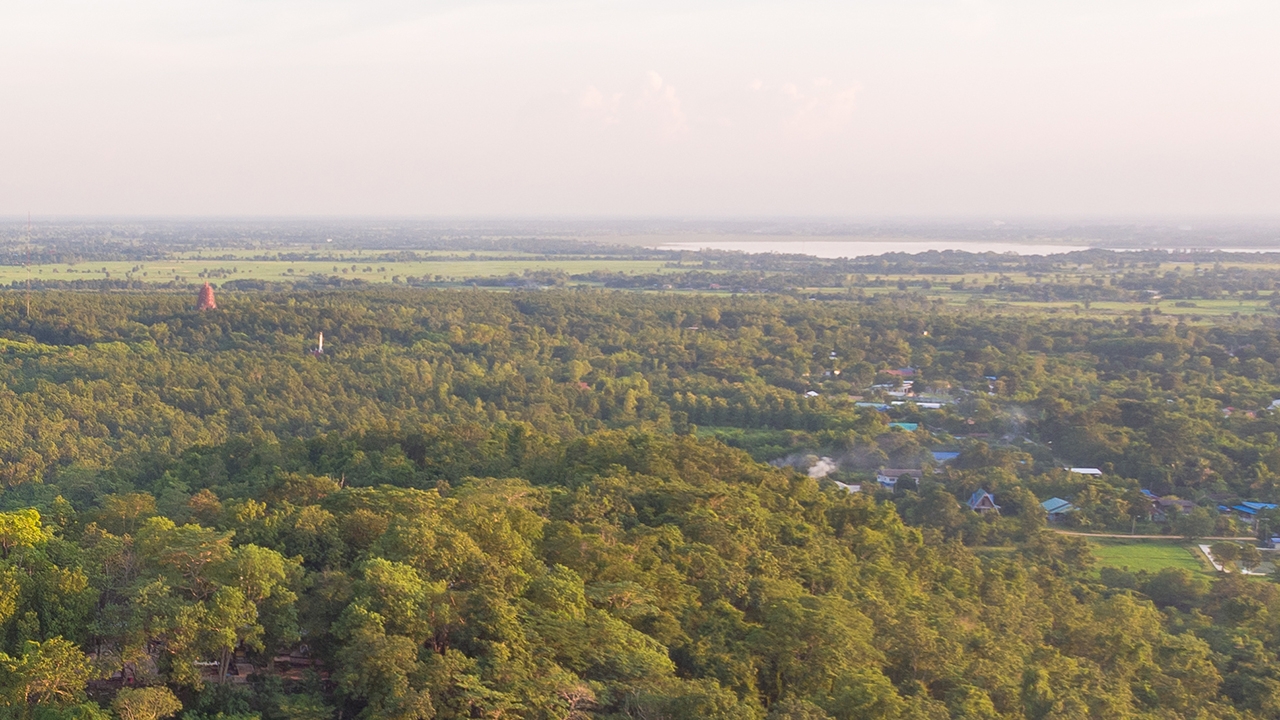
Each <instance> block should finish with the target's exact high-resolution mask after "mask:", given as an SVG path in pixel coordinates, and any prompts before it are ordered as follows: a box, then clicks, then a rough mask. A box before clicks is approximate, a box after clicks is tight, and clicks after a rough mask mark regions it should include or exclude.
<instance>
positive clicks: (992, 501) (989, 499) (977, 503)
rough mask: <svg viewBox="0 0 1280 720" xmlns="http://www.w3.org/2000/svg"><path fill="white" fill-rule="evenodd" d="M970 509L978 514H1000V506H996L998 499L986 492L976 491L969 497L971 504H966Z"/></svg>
mask: <svg viewBox="0 0 1280 720" xmlns="http://www.w3.org/2000/svg"><path fill="white" fill-rule="evenodd" d="M966 504H967V505H968V506H969V509H970V510H972V511H974V512H976V513H983V514H986V513H989V512H1000V506H999V505H997V504H996V498H995V496H994V495H992V494H991V493H989V492H987V491H986V490H981V489H979V490H974V491H973V494H972V495H970V496H969V502H968V503H966Z"/></svg>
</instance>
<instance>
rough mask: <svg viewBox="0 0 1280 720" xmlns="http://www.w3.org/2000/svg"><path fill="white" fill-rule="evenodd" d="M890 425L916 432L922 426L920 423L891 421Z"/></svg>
mask: <svg viewBox="0 0 1280 720" xmlns="http://www.w3.org/2000/svg"><path fill="white" fill-rule="evenodd" d="M889 427H891V428H897V429H899V430H906V431H907V432H915V431H916V430H917V429H918V428H919V427H920V423H909V422H891V423H889Z"/></svg>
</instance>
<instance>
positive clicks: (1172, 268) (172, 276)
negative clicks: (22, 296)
mask: <svg viewBox="0 0 1280 720" xmlns="http://www.w3.org/2000/svg"><path fill="white" fill-rule="evenodd" d="M387 255H388V253H384V252H382V251H376V250H365V251H357V250H339V249H337V248H334V249H333V250H331V251H330V250H327V249H326V248H325V246H323V245H321V246H311V247H284V248H276V249H273V250H271V251H264V250H246V249H243V248H236V249H226V250H222V249H217V248H213V249H206V250H203V251H200V252H181V253H174V254H173V255H171V256H169V257H167V258H165V259H163V260H156V261H148V262H134V261H116V262H110V261H92V262H80V263H56V264H42V265H32V266H31V267H30V268H29V269H28V268H26V267H23V266H19V265H0V287H6V286H13V285H14V284H15V283H16V284H19V285H20V284H22V283H23V282H24V281H25V280H26V279H27V278H28V277H30V278H31V279H32V280H34V281H40V280H63V281H75V280H85V281H96V280H104V279H111V280H132V281H142V282H145V283H155V284H164V283H170V282H179V283H198V282H203V281H206V280H207V281H209V282H212V283H214V284H215V285H217V284H221V283H223V282H227V281H230V280H263V281H273V282H291V281H298V280H305V279H308V278H333V277H337V278H340V279H347V280H349V279H359V280H363V281H365V282H369V283H395V282H397V281H403V280H405V279H407V278H416V279H418V280H419V281H427V282H430V283H435V284H441V285H450V284H462V283H465V282H466V281H468V280H478V279H482V278H501V277H507V276H511V275H516V276H519V275H523V274H525V273H536V272H561V273H565V274H567V275H570V276H572V275H583V274H587V273H592V272H597V271H608V272H613V273H625V274H645V275H649V274H665V273H671V274H675V273H682V272H687V271H689V270H693V269H697V270H700V271H704V272H705V271H706V270H708V268H703V267H702V266H701V263H700V262H693V263H688V264H683V265H676V264H672V263H671V262H669V261H668V260H664V259H639V258H633V257H626V256H591V255H562V256H548V255H538V254H532V253H520V252H512V251H485V250H477V251H474V252H471V251H419V252H417V253H416V259H411V260H388V259H387ZM298 257H303V258H306V259H290V258H298ZM379 258H381V259H379ZM1248 267H1250V268H1252V269H1254V270H1259V269H1268V268H1270V266H1269V265H1266V264H1253V265H1249V266H1248ZM1278 267H1280V266H1278ZM1147 269H1148V270H1151V269H1152V268H1147ZM1199 269H1202V267H1201V266H1199V265H1197V264H1194V263H1163V264H1161V265H1160V266H1159V267H1158V268H1154V272H1155V273H1157V274H1163V273H1168V272H1176V273H1181V274H1184V275H1187V276H1190V275H1192V274H1194V273H1196V272H1197V270H1199ZM710 271H711V272H718V270H715V269H710ZM1111 277H1112V275H1111V274H1110V272H1109V271H1107V270H1098V269H1095V268H1092V267H1080V268H1074V269H1070V270H1067V271H1063V272H1060V273H1055V274H1053V275H1052V276H1048V275H1046V276H1043V277H1042V280H1043V281H1052V282H1055V283H1064V282H1065V283H1071V284H1074V283H1095V282H1099V283H1104V284H1105V283H1109V282H1111ZM922 280H927V281H929V283H930V287H928V288H923V287H921V281H922ZM899 281H906V283H907V284H908V287H909V288H910V291H911V292H912V293H919V294H922V295H924V296H926V297H929V298H931V299H934V300H938V301H941V302H944V303H946V304H948V305H955V306H959V305H968V306H981V307H985V308H989V309H991V310H997V311H1000V312H1010V311H1015V312H1016V311H1024V312H1047V313H1063V314H1070V315H1090V316H1121V315H1134V314H1139V313H1144V312H1148V313H1155V314H1157V315H1159V316H1163V317H1165V318H1166V319H1167V320H1170V321H1172V320H1175V319H1178V320H1186V321H1191V322H1197V321H1203V322H1212V321H1214V320H1215V319H1223V318H1236V317H1239V318H1249V317H1255V316H1260V317H1267V316H1273V315H1275V314H1276V313H1277V308H1276V307H1273V306H1272V305H1271V301H1272V300H1273V299H1275V298H1274V296H1273V295H1272V294H1270V293H1266V294H1259V295H1255V296H1252V297H1249V298H1245V297H1237V298H1226V297H1224V298H1220V299H1212V300H1204V299H1196V300H1191V301H1177V302H1175V301H1171V300H1163V301H1158V300H1157V301H1152V300H1146V301H1136V300H1135V301H1128V302H1121V301H1102V300H1099V301H1095V302H1091V303H1088V304H1087V306H1085V304H1082V303H1080V302H1072V301H1050V302H1038V301H1030V300H1021V299H1010V298H1008V297H1007V296H1005V297H1000V296H999V294H991V293H988V292H986V291H985V290H984V288H985V287H987V286H988V285H990V284H993V283H997V282H1004V283H1012V284H1017V285H1026V284H1030V283H1034V282H1036V278H1035V277H1033V276H1030V275H1027V274H1024V273H1005V274H994V273H987V274H984V273H969V274H965V275H947V276H929V275H897V274H884V275H875V276H865V275H864V276H857V277H853V276H850V278H849V283H848V285H849V287H851V288H857V290H856V291H858V292H862V293H866V294H872V295H874V294H881V293H894V292H900V291H899V289H898V282H899ZM574 282H577V283H578V284H590V283H589V282H588V281H585V280H579V281H574ZM798 290H800V291H804V290H805V289H804V288H798ZM808 290H811V291H813V292H823V293H829V292H831V290H832V288H830V287H823V288H810V289H808ZM673 291H674V292H680V290H673ZM687 292H712V293H727V292H732V291H731V290H727V289H726V290H692V291H687Z"/></svg>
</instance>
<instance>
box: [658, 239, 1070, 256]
mask: <svg viewBox="0 0 1280 720" xmlns="http://www.w3.org/2000/svg"><path fill="white" fill-rule="evenodd" d="M651 247H655V248H657V249H659V250H689V251H697V250H731V251H738V252H745V253H782V254H798V255H813V256H815V257H820V258H852V257H862V256H866V255H883V254H884V253H890V252H904V253H922V252H928V251H930V250H963V251H965V252H973V253H980V252H997V253H1015V254H1018V255H1052V254H1056V253H1066V252H1072V251H1075V250H1088V249H1089V246H1088V245H1054V244H1042V243H1010V242H984V241H981V240H860V239H847V240H809V239H800V238H797V239H795V240H774V239H770V240H750V239H734V240H697V241H680V242H669V243H657V244H654V245H652V246H651Z"/></svg>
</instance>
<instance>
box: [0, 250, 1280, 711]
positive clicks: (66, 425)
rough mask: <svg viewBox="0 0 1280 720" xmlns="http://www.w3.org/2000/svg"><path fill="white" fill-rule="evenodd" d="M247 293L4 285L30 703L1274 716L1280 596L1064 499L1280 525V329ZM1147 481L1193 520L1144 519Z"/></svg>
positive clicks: (10, 587)
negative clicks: (1120, 562) (993, 509)
mask: <svg viewBox="0 0 1280 720" xmlns="http://www.w3.org/2000/svg"><path fill="white" fill-rule="evenodd" d="M1260 272H1261V271H1260ZM1122 289H1123V288H1122ZM217 304H218V308H217V309H216V310H212V311H203V312H201V311H197V310H195V309H194V294H193V293H181V294H179V293H174V292H165V291H161V290H148V291H138V292H113V293H108V292H93V293H87V292H70V291H57V290H43V291H38V292H35V293H33V294H32V296H31V298H30V310H29V311H28V309H27V298H26V297H24V295H23V294H21V293H15V292H9V293H5V294H0V484H3V486H4V491H3V493H2V494H0V511H2V512H0V653H3V654H0V692H2V693H3V700H0V702H3V703H4V705H3V711H4V712H5V713H9V714H12V715H14V717H18V716H21V717H23V718H27V717H36V716H39V717H49V718H54V717H57V718H61V717H64V716H65V717H77V718H100V717H106V716H107V715H109V714H113V715H114V716H115V717H118V718H120V720H135V719H137V720H141V719H143V718H147V719H149V720H151V719H155V720H158V719H159V718H162V717H167V716H170V715H173V714H175V713H181V714H182V717H183V718H186V719H187V720H204V719H205V718H210V719H212V718H215V717H217V718H222V719H223V720H230V719H231V718H235V719H236V720H247V719H248V718H251V717H257V718H261V719H262V720H286V719H287V720H295V719H297V720H302V719H303V718H305V719H307V720H319V719H320V718H348V719H349V718H352V717H360V718H366V719H368V720H381V719H382V718H396V719H402V720H417V719H422V720H425V719H427V718H473V717H477V718H478V717H487V718H562V719H566V718H725V719H729V718H760V719H761V720H764V719H765V718H771V719H776V720H782V719H793V720H800V719H802V718H841V719H843V718H916V717H938V718H942V717H975V718H976V717H983V718H1002V717H1006V718H1013V717H1029V718H1095V717H1096V718H1127V717H1151V718H1157V717H1159V718H1172V717H1203V718H1219V717H1221V718H1271V717H1280V626H1278V625H1277V618H1280V587H1277V585H1275V584H1272V583H1271V582H1270V581H1268V580H1267V579H1262V578H1249V577H1244V576H1241V575H1239V574H1223V575H1221V576H1220V577H1218V578H1216V579H1214V580H1212V581H1210V580H1209V579H1207V578H1206V577H1205V576H1202V575H1197V574H1194V573H1189V572H1187V571H1185V570H1180V569H1165V570H1160V571H1155V572H1146V571H1133V572H1129V571H1122V570H1117V569H1114V568H1109V567H1108V568H1102V569H1101V570H1099V569H1098V568H1097V567H1095V565H1094V561H1093V556H1092V554H1091V552H1090V550H1089V548H1088V546H1087V545H1086V544H1085V543H1084V542H1083V541H1082V540H1080V539H1078V538H1074V537H1071V536H1067V535H1063V534H1060V533H1056V532H1053V531H1051V530H1050V529H1048V528H1047V527H1046V518H1045V513H1044V511H1043V510H1042V508H1041V505H1040V502H1041V501H1042V500H1045V499H1047V498H1049V497H1054V496H1060V497H1067V498H1071V499H1072V500H1073V502H1074V503H1075V504H1076V506H1077V510H1078V512H1076V513H1074V514H1073V515H1072V516H1071V518H1070V519H1069V524H1072V525H1075V526H1077V527H1078V528H1082V529H1099V530H1107V529H1109V530H1121V531H1124V532H1129V531H1131V530H1133V529H1134V528H1135V527H1139V526H1140V527H1142V528H1144V529H1145V531H1146V532H1150V533H1154V534H1159V533H1162V532H1172V533H1176V534H1185V535H1187V536H1188V537H1190V536H1193V535H1196V536H1208V535H1217V534H1227V535H1237V534H1240V533H1242V532H1245V531H1246V530H1247V529H1246V528H1244V527H1242V526H1240V525H1239V524H1238V521H1237V520H1236V519H1234V518H1232V517H1230V516H1228V515H1223V514H1219V513H1218V512H1217V507H1218V506H1219V505H1225V506H1229V505H1232V504H1235V503H1239V502H1241V501H1245V500H1249V501H1258V502H1264V503H1265V502H1277V501H1280V414H1278V413H1277V412H1276V411H1274V410H1273V409H1272V403H1273V401H1274V400H1276V399H1277V398H1280V366H1278V365H1277V362H1280V322H1277V321H1276V320H1275V319H1274V318H1271V317H1266V316H1255V317H1248V318H1231V317H1223V318H1220V319H1217V320H1214V321H1212V322H1194V321H1188V319H1186V318H1182V319H1178V318H1173V317H1169V316H1161V315H1157V314H1154V313H1147V314H1141V315H1140V314H1134V315H1130V316H1124V317H1097V316H1092V315H1089V314H1085V315H1075V314H1068V313H1061V314H1049V313H1038V312H1014V311H996V310H993V309H991V308H988V307H984V306H981V305H979V306H973V307H966V306H960V307H956V306H952V305H947V304H945V303H942V302H939V301H937V300H931V299H928V298H925V297H922V296H920V295H918V294H915V293H911V292H889V293H880V294H867V295H859V294H850V293H841V294H833V295H830V296H812V297H811V296H809V295H806V294H796V293H789V294H779V295H732V296H729V295H696V294H676V293H639V292H628V291H612V290H601V289H587V288H579V289H569V290H536V291H534V290H530V291H524V290H516V291H512V292H493V291H488V290H480V289H469V290H467V289H459V290H434V289H414V288H406V287H390V286H388V287H385V288H383V289H370V288H364V289H358V290H354V289H333V290H323V289H304V288H301V287H299V288H295V289H290V290H284V291H280V292H272V293H266V292H233V291H229V290H227V289H220V290H219V294H218V302H217ZM319 333H323V334H324V338H325V342H324V351H323V353H318V352H313V350H314V349H315V348H316V345H317V342H316V340H317V335H318V334H319ZM935 452H937V453H947V454H945V455H940V456H936V455H934V453H935ZM814 458H824V459H826V460H828V461H830V464H831V467H830V468H828V471H827V472H825V473H817V472H814V471H813V469H812V466H813V462H812V461H813V459H814ZM940 458H946V459H945V460H943V459H940ZM1081 466H1084V467H1089V468H1097V469H1098V474H1081V473H1072V472H1070V471H1068V470H1067V469H1065V468H1068V467H1081ZM884 468H906V469H910V470H912V471H913V474H904V475H903V476H902V478H903V479H902V480H900V481H899V482H898V484H897V487H896V489H895V490H888V489H883V488H880V484H879V483H878V482H877V481H876V477H877V475H878V473H880V472H882V471H883V470H884ZM818 475H822V476H821V477H818ZM856 486H861V488H862V489H861V491H859V492H849V489H850V488H853V487H856ZM873 489H874V490H873ZM1144 490H1145V491H1147V492H1148V493H1150V494H1151V495H1153V496H1157V497H1169V498H1176V499H1180V500H1183V501H1188V502H1189V503H1190V505H1189V507H1190V508H1194V509H1192V510H1190V511H1189V512H1186V513H1182V514H1179V513H1177V512H1171V513H1170V517H1168V518H1165V519H1163V520H1160V519H1157V518H1154V517H1152V516H1151V513H1150V508H1151V505H1150V503H1149V502H1148V501H1147V500H1146V498H1147V496H1145V495H1143V494H1142V491H1144ZM978 491H989V492H991V493H993V494H994V496H995V498H996V501H997V502H998V504H999V506H1000V509H999V512H998V513H987V514H983V513H978V512H973V511H971V510H970V509H969V507H967V506H966V501H967V500H970V499H971V498H972V497H973V496H974V495H975V494H976V493H977V492H978ZM1262 514H1263V515H1264V516H1265V515H1267V512H1265V511H1264V512H1263V513H1262ZM1202 521H1205V522H1207V523H1208V524H1207V527H1203V528H1200V527H1199V526H1198V525H1197V524H1198V523H1199V524H1202ZM1267 522H1268V519H1267V518H1265V517H1264V519H1263V520H1262V521H1260V522H1259V523H1258V526H1257V529H1258V530H1259V532H1261V531H1262V530H1263V529H1264V528H1265V527H1266V523H1267ZM1139 524H1140V525H1139ZM1272 611H1275V612H1276V613H1277V615H1275V616H1273V615H1272Z"/></svg>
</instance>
